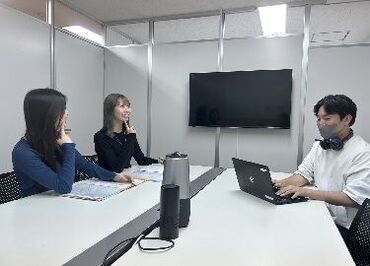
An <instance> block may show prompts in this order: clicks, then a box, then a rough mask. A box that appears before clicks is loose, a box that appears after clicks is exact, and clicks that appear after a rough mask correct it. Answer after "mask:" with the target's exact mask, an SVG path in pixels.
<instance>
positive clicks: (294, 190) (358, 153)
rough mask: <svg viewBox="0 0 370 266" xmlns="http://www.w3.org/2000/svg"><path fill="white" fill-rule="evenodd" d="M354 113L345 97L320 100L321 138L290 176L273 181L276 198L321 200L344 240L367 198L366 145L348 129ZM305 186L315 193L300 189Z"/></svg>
mask: <svg viewBox="0 0 370 266" xmlns="http://www.w3.org/2000/svg"><path fill="white" fill-rule="evenodd" d="M356 112H357V107H356V104H355V103H354V102H353V101H352V100H351V99H350V98H348V97H347V96H345V95H328V96H326V97H324V98H323V99H321V100H320V101H319V102H318V103H317V104H316V105H315V106H314V113H315V115H316V117H317V126H318V129H319V131H320V135H321V136H322V137H323V139H321V140H317V141H316V142H315V143H314V144H313V146H312V149H311V151H310V152H309V153H308V154H307V156H306V158H305V159H304V160H303V162H302V164H301V165H300V166H299V167H298V170H297V171H296V172H295V173H294V174H293V175H291V176H289V177H288V178H285V179H282V180H273V183H274V184H275V185H276V186H277V187H279V188H280V190H279V191H278V192H277V194H278V195H282V196H286V195H292V198H295V197H297V196H303V197H308V198H310V199H314V200H322V201H325V202H326V203H327V206H328V208H329V211H330V213H331V215H332V216H333V219H334V221H335V223H336V224H337V226H338V229H339V231H340V232H341V234H342V236H343V238H344V239H345V240H346V236H347V234H348V228H349V227H350V225H351V223H352V221H353V218H354V217H355V215H356V213H357V210H358V207H359V206H360V205H361V204H362V202H363V201H364V200H365V199H366V198H370V145H369V143H367V142H366V141H365V140H364V139H362V138H361V137H360V136H358V135H356V134H354V133H353V131H352V129H351V128H350V127H351V126H352V125H353V124H354V122H355V119H356ZM308 183H315V185H316V187H317V188H318V190H314V189H309V188H306V187H303V186H304V185H306V184H308Z"/></svg>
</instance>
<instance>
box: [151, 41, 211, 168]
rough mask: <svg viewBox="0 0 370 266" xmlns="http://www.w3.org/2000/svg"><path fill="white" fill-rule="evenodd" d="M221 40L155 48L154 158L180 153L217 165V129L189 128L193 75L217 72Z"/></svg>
mask: <svg viewBox="0 0 370 266" xmlns="http://www.w3.org/2000/svg"><path fill="white" fill-rule="evenodd" d="M217 49H218V48H217V41H206V42H188V43H178V44H157V45H154V48H153V99H152V138H151V139H152V155H154V156H163V155H165V154H167V153H171V152H174V151H180V152H183V153H187V154H188V155H189V160H190V163H191V164H201V165H213V161H214V134H215V128H205V127H196V128H192V127H189V126H188V110H189V109H188V104H189V73H190V72H210V71H217Z"/></svg>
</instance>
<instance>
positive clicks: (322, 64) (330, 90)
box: [304, 46, 370, 155]
mask: <svg viewBox="0 0 370 266" xmlns="http://www.w3.org/2000/svg"><path fill="white" fill-rule="evenodd" d="M369 62H370V46H357V47H356V46H352V47H332V48H315V49H310V53H309V59H308V63H309V66H308V69H309V71H308V91H307V105H306V109H305V116H306V122H305V126H304V134H305V135H304V155H306V154H307V153H308V152H309V150H310V148H311V146H312V143H313V141H314V139H315V138H318V137H320V135H319V132H318V130H317V127H316V117H315V116H314V115H313V106H314V105H315V104H316V103H317V102H318V101H319V100H320V99H321V98H322V97H324V96H326V95H328V94H345V95H347V96H348V97H350V98H351V99H352V100H353V101H354V102H355V103H356V105H357V109H358V111H357V118H356V122H355V124H354V126H353V129H354V131H355V133H356V134H359V135H360V136H362V137H363V138H364V139H365V140H366V141H367V142H370V126H369V114H370V105H369V99H370V91H369V84H370V64H369Z"/></svg>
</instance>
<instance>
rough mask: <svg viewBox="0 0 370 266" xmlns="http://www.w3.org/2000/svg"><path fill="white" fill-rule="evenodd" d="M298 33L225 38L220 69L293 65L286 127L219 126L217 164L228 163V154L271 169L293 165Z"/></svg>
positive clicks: (299, 51) (299, 54)
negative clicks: (218, 162)
mask: <svg viewBox="0 0 370 266" xmlns="http://www.w3.org/2000/svg"><path fill="white" fill-rule="evenodd" d="M301 60H302V37H300V36H298V37H282V38H263V39H244V40H230V41H225V44H224V67H223V70H224V71H236V70H259V69H284V68H288V69H293V90H292V113H291V128H290V129H264V128H262V129H249V128H245V129H238V133H239V138H238V147H236V145H237V140H236V129H234V130H232V129H222V130H221V142H220V164H221V165H223V166H228V167H230V166H232V162H231V157H232V156H235V155H236V151H237V149H238V151H239V152H238V156H239V157H240V158H243V159H246V160H251V161H255V162H259V163H262V164H266V165H268V166H269V167H270V168H271V169H272V170H274V171H288V172H289V171H293V170H294V169H295V168H296V161H297V145H298V112H299V95H300V85H301V84H300V82H301V68H302V67H301Z"/></svg>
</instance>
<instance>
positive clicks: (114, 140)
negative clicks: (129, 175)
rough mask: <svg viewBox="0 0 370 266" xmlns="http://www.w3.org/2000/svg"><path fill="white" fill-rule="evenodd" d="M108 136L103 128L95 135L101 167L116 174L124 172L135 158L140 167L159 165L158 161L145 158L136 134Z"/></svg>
mask: <svg viewBox="0 0 370 266" xmlns="http://www.w3.org/2000/svg"><path fill="white" fill-rule="evenodd" d="M113 134H114V136H113V137H109V136H108V135H107V130H106V129H105V128H102V129H101V130H99V131H98V132H96V133H95V135H94V143H95V151H96V154H97V155H98V159H99V164H100V166H102V167H104V168H105V169H107V170H110V171H114V172H117V173H119V172H122V170H123V169H124V168H129V167H131V164H130V161H131V158H132V157H134V159H135V160H136V162H137V163H138V164H139V165H149V164H152V163H158V160H155V159H152V158H150V157H145V156H144V154H143V152H142V151H141V148H140V146H139V143H138V141H137V139H136V134H135V133H130V134H126V133H124V132H122V133H113Z"/></svg>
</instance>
